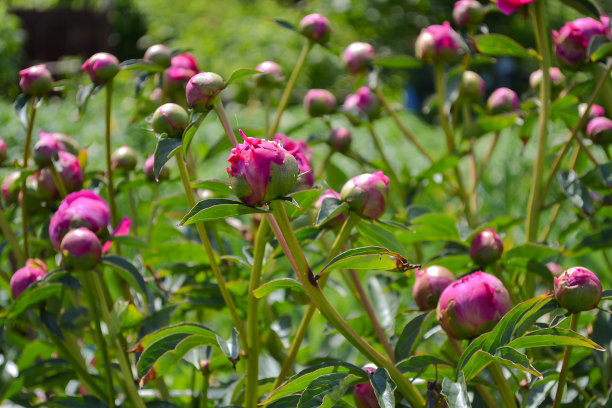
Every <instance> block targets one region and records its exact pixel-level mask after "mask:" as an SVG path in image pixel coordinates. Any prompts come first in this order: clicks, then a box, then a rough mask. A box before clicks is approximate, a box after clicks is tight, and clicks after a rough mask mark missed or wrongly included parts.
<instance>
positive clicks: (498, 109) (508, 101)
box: [487, 88, 519, 115]
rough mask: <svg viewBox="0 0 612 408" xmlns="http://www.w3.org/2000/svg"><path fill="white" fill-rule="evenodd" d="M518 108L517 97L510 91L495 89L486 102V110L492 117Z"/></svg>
mask: <svg viewBox="0 0 612 408" xmlns="http://www.w3.org/2000/svg"><path fill="white" fill-rule="evenodd" d="M518 108H519V99H518V95H517V94H516V92H514V91H513V90H512V89H508V88H497V89H496V90H495V91H493V93H492V94H491V95H490V96H489V99H488V100H487V110H488V111H489V113H491V114H493V115H496V114H498V113H506V112H512V111H515V110H518Z"/></svg>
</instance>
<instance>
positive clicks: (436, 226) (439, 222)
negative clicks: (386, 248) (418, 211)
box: [400, 213, 463, 245]
mask: <svg viewBox="0 0 612 408" xmlns="http://www.w3.org/2000/svg"><path fill="white" fill-rule="evenodd" d="M410 227H411V229H412V230H411V231H404V232H402V233H401V235H400V240H401V241H402V243H403V244H404V245H406V244H408V243H414V242H423V241H454V242H457V243H461V244H463V242H462V240H461V237H460V236H459V230H458V229H457V220H456V219H455V218H453V217H451V216H450V215H446V214H439V213H428V214H424V215H421V216H419V217H417V218H415V219H414V220H413V221H412V224H411V226H410Z"/></svg>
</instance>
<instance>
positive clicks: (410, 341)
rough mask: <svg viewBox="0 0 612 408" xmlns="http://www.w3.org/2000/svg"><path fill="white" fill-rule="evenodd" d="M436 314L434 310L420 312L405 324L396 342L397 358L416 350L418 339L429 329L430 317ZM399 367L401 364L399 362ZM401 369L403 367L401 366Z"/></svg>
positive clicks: (402, 357)
mask: <svg viewBox="0 0 612 408" xmlns="http://www.w3.org/2000/svg"><path fill="white" fill-rule="evenodd" d="M432 315H435V313H433V312H424V313H421V314H418V315H417V316H416V317H415V318H414V319H412V320H410V321H409V322H408V323H406V325H405V326H404V329H403V330H402V334H400V336H399V338H398V339H397V343H396V344H395V351H394V353H395V359H396V360H397V361H400V360H403V359H405V358H407V357H408V356H409V355H411V354H412V353H413V352H414V348H415V347H416V345H417V344H418V339H419V338H420V337H422V335H423V334H424V332H425V331H426V330H427V329H428V327H427V326H428V325H427V324H425V323H426V322H429V321H431V319H428V317H430V316H432ZM398 368H399V364H398ZM400 370H401V368H400Z"/></svg>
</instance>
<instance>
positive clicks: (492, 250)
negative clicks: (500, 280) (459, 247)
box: [470, 228, 504, 266]
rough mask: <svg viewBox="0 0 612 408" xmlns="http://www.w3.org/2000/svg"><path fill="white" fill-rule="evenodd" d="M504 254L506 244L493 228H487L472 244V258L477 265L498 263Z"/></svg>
mask: <svg viewBox="0 0 612 408" xmlns="http://www.w3.org/2000/svg"><path fill="white" fill-rule="evenodd" d="M502 252H504V243H503V241H502V240H501V238H500V237H499V235H497V233H496V232H495V230H494V229H493V228H485V229H484V230H483V231H482V232H480V233H479V234H477V235H476V236H475V237H474V239H472V243H471V244H470V258H472V261H474V263H475V264H476V265H479V266H486V265H490V264H493V263H495V262H497V260H498V259H499V258H500V257H501V255H502Z"/></svg>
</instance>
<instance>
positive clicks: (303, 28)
mask: <svg viewBox="0 0 612 408" xmlns="http://www.w3.org/2000/svg"><path fill="white" fill-rule="evenodd" d="M298 31H299V32H300V33H301V34H302V35H303V36H305V37H306V38H308V39H309V40H310V41H312V42H315V43H317V44H326V43H327V42H328V41H329V37H330V36H331V32H332V29H331V25H330V24H329V20H328V19H327V18H326V17H325V16H322V15H321V14H309V15H307V16H306V17H304V18H303V19H302V21H300V24H299V25H298Z"/></svg>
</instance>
